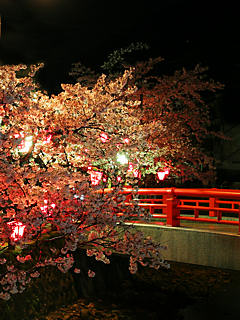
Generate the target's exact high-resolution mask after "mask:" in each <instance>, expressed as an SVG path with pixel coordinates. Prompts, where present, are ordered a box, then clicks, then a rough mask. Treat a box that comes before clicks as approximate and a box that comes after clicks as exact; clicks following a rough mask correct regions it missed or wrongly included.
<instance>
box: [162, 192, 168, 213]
mask: <svg viewBox="0 0 240 320" xmlns="http://www.w3.org/2000/svg"><path fill="white" fill-rule="evenodd" d="M167 198H168V196H167V195H166V194H163V196H162V203H163V204H166V205H167ZM162 213H163V214H166V215H167V208H162Z"/></svg>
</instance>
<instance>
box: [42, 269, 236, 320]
mask: <svg viewBox="0 0 240 320" xmlns="http://www.w3.org/2000/svg"><path fill="white" fill-rule="evenodd" d="M236 279H238V280H239V281H240V273H239V272H237V271H230V270H222V269H215V268H208V267H202V266H196V265H189V264H182V263H172V264H171V269H169V270H165V269H161V270H158V271H156V270H152V269H146V268H141V269H140V270H139V272H138V273H137V274H136V275H134V276H133V278H132V279H131V280H129V279H128V280H125V281H122V283H121V284H120V285H119V288H118V290H116V291H115V292H111V293H110V294H109V295H108V294H105V296H104V297H99V296H96V297H89V298H80V299H78V300H77V301H76V302H75V303H73V304H71V305H69V306H62V307H60V308H58V309H57V310H55V311H54V312H51V313H50V314H48V315H47V316H45V317H42V318H39V319H38V320H43V319H44V320H67V319H69V320H70V319H71V320H77V319H89V320H92V319H96V320H98V319H99V320H103V319H112V320H118V319H119V320H122V319H127V320H139V319H145V320H147V319H149V320H158V319H161V320H183V319H186V320H190V319H194V320H196V319H198V318H196V315H197V314H196V312H198V306H205V310H206V311H207V309H208V307H209V306H211V304H212V301H214V299H216V297H218V299H219V297H221V298H222V299H224V296H225V295H227V294H228V292H229V290H230V289H231V288H232V287H234V285H235V284H236ZM230 292H231V290H230ZM228 300H229V301H230V298H229V297H228ZM215 307H216V304H215ZM229 307H231V305H230V306H229ZM227 308H228V305H227V301H226V303H225V309H226V310H225V311H224V312H225V314H226V315H227V314H228V315H229V312H231V310H227ZM224 312H223V311H222V315H224V314H223V313H224ZM199 319H200V318H199ZM201 319H203V318H201ZM205 319H208V318H205ZM218 319H223V318H219V317H218ZM226 319H228V318H226Z"/></svg>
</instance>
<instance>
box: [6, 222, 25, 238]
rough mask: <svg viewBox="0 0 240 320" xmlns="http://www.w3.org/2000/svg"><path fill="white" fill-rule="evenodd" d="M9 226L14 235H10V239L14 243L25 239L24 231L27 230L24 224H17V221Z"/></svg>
mask: <svg viewBox="0 0 240 320" xmlns="http://www.w3.org/2000/svg"><path fill="white" fill-rule="evenodd" d="M8 225H9V226H10V227H11V229H12V233H11V235H10V238H11V239H12V240H13V241H18V240H20V239H21V238H22V237H23V234H24V230H25V228H26V226H25V225H24V224H23V223H22V222H16V221H11V222H8Z"/></svg>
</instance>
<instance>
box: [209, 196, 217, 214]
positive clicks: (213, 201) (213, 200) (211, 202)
mask: <svg viewBox="0 0 240 320" xmlns="http://www.w3.org/2000/svg"><path fill="white" fill-rule="evenodd" d="M209 207H211V208H215V207H216V198H212V197H211V198H209ZM216 216H217V212H216V211H214V210H209V217H216Z"/></svg>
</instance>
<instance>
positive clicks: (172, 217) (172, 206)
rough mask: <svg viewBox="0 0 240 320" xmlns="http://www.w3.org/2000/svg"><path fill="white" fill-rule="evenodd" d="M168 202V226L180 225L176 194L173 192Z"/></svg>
mask: <svg viewBox="0 0 240 320" xmlns="http://www.w3.org/2000/svg"><path fill="white" fill-rule="evenodd" d="M173 192H174V191H173ZM173 192H172V193H173ZM166 203H167V226H171V227H179V226H180V220H178V219H177V217H178V216H179V210H178V209H177V199H176V197H175V195H174V194H172V195H171V196H170V197H169V198H167V199H166Z"/></svg>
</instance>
